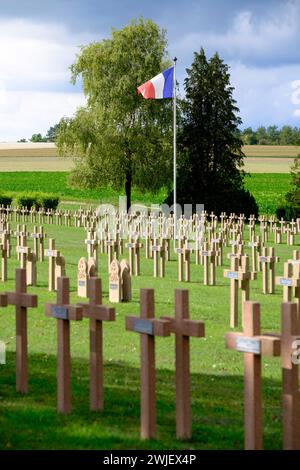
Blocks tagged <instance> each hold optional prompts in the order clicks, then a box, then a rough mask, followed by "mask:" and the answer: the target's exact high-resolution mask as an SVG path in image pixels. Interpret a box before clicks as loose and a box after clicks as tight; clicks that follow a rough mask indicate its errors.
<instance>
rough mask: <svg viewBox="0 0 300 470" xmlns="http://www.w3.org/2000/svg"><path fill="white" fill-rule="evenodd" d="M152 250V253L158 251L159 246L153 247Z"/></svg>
mask: <svg viewBox="0 0 300 470" xmlns="http://www.w3.org/2000/svg"><path fill="white" fill-rule="evenodd" d="M152 249H153V251H160V246H154V247H153V248H152Z"/></svg>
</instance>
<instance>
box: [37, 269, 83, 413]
mask: <svg viewBox="0 0 300 470" xmlns="http://www.w3.org/2000/svg"><path fill="white" fill-rule="evenodd" d="M69 289H70V282H69V278H68V277H60V278H58V280H57V302H56V304H45V314H46V316H48V317H54V318H56V319H57V408H58V411H59V412H60V413H70V411H71V407H72V404H71V403H72V400H71V351H70V321H71V320H75V321H77V320H82V316H83V310H82V307H80V306H78V305H70V294H69Z"/></svg>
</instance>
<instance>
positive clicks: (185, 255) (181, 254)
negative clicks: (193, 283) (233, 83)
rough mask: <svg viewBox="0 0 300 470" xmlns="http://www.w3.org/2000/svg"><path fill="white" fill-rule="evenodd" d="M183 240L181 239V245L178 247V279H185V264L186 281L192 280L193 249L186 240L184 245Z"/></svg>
mask: <svg viewBox="0 0 300 470" xmlns="http://www.w3.org/2000/svg"><path fill="white" fill-rule="evenodd" d="M183 243H184V242H183V240H181V247H180V248H176V252H177V254H178V281H182V280H183V265H184V266H185V282H190V280H191V271H190V261H191V257H190V254H191V253H192V252H193V250H192V249H191V248H190V247H189V246H188V243H187V242H185V243H184V246H183Z"/></svg>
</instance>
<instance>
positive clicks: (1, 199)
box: [0, 194, 13, 206]
mask: <svg viewBox="0 0 300 470" xmlns="http://www.w3.org/2000/svg"><path fill="white" fill-rule="evenodd" d="M12 200H13V198H12V197H11V196H9V195H8V194H0V205H1V206H2V205H3V206H10V205H11V203H12Z"/></svg>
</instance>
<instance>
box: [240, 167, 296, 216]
mask: <svg viewBox="0 0 300 470" xmlns="http://www.w3.org/2000/svg"><path fill="white" fill-rule="evenodd" d="M245 183H246V184H245V186H246V188H247V189H248V190H249V191H250V192H251V193H252V194H253V196H254V197H255V199H256V201H257V204H258V207H259V212H260V214H274V213H275V210H276V208H277V207H278V206H279V204H280V200H281V199H283V198H284V195H285V194H286V193H287V192H288V191H289V189H290V184H291V177H290V175H289V174H278V173H261V174H260V173H255V174H251V175H248V176H246V179H245Z"/></svg>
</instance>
